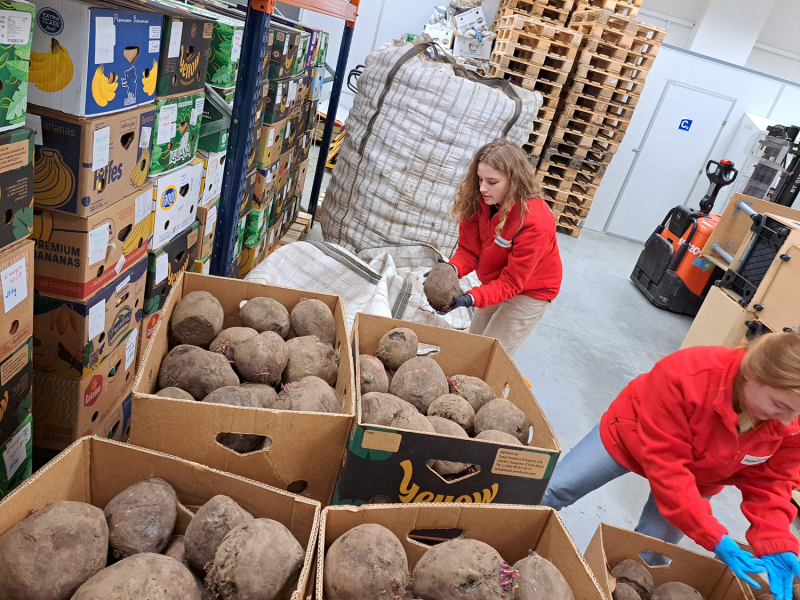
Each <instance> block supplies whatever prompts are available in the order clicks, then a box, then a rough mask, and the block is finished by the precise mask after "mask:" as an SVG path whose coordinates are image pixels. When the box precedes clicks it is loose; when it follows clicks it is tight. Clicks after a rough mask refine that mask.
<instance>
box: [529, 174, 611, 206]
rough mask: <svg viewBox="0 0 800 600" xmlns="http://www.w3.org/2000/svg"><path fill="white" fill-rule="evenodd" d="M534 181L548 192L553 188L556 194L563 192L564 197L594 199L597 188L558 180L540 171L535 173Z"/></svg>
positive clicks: (576, 182) (596, 186)
mask: <svg viewBox="0 0 800 600" xmlns="http://www.w3.org/2000/svg"><path fill="white" fill-rule="evenodd" d="M536 179H537V181H539V182H540V184H541V185H542V187H545V188H548V189H550V190H552V189H553V188H555V190H557V191H558V192H563V193H564V194H565V195H566V196H569V195H570V194H574V195H576V196H585V197H590V198H594V195H595V194H596V193H597V188H598V186H599V184H597V185H591V184H583V183H580V182H578V181H572V180H563V179H559V178H558V177H556V176H555V175H550V174H548V173H543V172H542V171H539V172H537V173H536ZM556 199H558V198H556Z"/></svg>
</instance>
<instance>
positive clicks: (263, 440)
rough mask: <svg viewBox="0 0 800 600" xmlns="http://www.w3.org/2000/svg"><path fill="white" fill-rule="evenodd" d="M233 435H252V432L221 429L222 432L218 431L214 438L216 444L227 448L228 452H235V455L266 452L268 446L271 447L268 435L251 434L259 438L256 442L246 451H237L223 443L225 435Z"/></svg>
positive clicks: (268, 448) (270, 439)
mask: <svg viewBox="0 0 800 600" xmlns="http://www.w3.org/2000/svg"><path fill="white" fill-rule="evenodd" d="M234 435H247V436H253V434H252V433H238V432H228V431H222V432H220V433H218V434H217V435H216V437H215V438H214V440H215V441H216V442H217V444H218V445H219V446H221V447H222V448H225V450H227V451H228V452H232V453H233V454H235V455H237V456H247V455H249V454H255V453H256V452H268V451H269V450H270V448H272V438H271V437H269V436H268V435H259V436H253V437H258V438H259V440H258V443H257V444H256V445H255V447H254V448H252V449H250V450H248V451H247V452H239V451H238V450H235V449H233V448H229V447H228V446H226V445H225V444H224V443H223V442H224V441H225V440H226V438H227V436H234Z"/></svg>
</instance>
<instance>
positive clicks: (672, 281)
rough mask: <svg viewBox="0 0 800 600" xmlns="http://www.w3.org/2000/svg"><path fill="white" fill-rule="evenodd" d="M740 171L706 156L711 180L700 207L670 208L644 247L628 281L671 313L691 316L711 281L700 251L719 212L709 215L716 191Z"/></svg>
mask: <svg viewBox="0 0 800 600" xmlns="http://www.w3.org/2000/svg"><path fill="white" fill-rule="evenodd" d="M738 174H739V171H737V170H736V169H735V168H734V166H733V163H732V162H731V161H730V160H728V159H722V160H721V161H719V162H716V161H713V160H710V161H708V164H707V165H706V176H707V177H708V179H709V181H710V182H711V186H710V187H709V188H708V192H707V193H706V195H705V196H703V199H702V200H701V201H700V210H695V209H693V208H689V207H688V206H676V207H675V208H673V209H672V210H671V211H669V213H668V214H667V216H666V217H665V218H664V220H663V221H662V222H661V224H660V225H659V226H658V227H657V228H656V230H655V231H654V232H653V234H652V235H651V236H650V238H649V239H648V240H647V242H646V243H645V245H644V250H643V251H642V253H641V254H640V255H639V260H637V261H636V266H635V267H634V269H633V273H631V280H632V281H633V283H634V284H636V287H637V288H639V291H641V292H642V294H644V295H645V297H646V298H647V299H648V300H650V302H652V303H653V304H654V305H656V306H657V307H659V308H665V309H667V310H670V311H672V312H676V313H682V314H686V315H692V316H693V315H696V314H697V311H698V310H700V305H701V304H702V303H703V299H704V298H705V296H706V294H707V293H708V290H709V288H710V287H711V284H712V276H713V274H714V270H715V269H716V268H717V267H716V265H714V263H712V262H711V261H710V260H708V259H707V258H705V257H704V256H702V255H701V254H700V251H701V249H702V248H703V246H704V245H705V243H706V241H707V240H708V238H709V236H711V233H712V232H713V231H714V228H715V227H716V226H717V223H719V219H720V215H718V214H716V213H712V212H711V211H712V209H713V208H714V201H715V200H716V199H717V195H718V194H719V191H720V190H721V189H722V188H724V187H725V186H727V185H730V184H732V183H733V182H734V181H735V180H736V176H737V175H738Z"/></svg>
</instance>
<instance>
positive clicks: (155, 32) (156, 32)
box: [150, 25, 161, 40]
mask: <svg viewBox="0 0 800 600" xmlns="http://www.w3.org/2000/svg"><path fill="white" fill-rule="evenodd" d="M150 39H151V40H160V39H161V26H160V25H151V26H150Z"/></svg>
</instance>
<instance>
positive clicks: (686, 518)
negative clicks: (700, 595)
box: [638, 365, 728, 551]
mask: <svg viewBox="0 0 800 600" xmlns="http://www.w3.org/2000/svg"><path fill="white" fill-rule="evenodd" d="M646 377H647V381H646V382H643V383H644V386H645V387H646V389H647V393H648V395H649V396H650V398H648V400H647V401H645V402H642V403H641V404H640V406H639V415H638V417H639V420H638V428H639V435H640V438H641V443H642V451H641V456H642V457H646V460H642V469H643V470H644V475H645V477H647V480H648V481H649V483H650V490H651V491H652V493H653V498H654V499H655V501H656V505H657V506H658V510H659V511H660V512H661V514H662V515H663V516H664V518H665V519H667V520H668V521H669V522H670V523H672V524H673V525H675V527H677V528H678V529H680V530H681V531H682V532H683V533H685V534H686V535H688V536H689V537H690V538H692V539H693V540H694V541H695V542H697V543H698V544H700V545H701V546H702V547H703V548H705V549H706V550H710V551H713V550H714V547H715V546H716V545H717V543H719V541H720V539H722V536H724V535H725V534H727V533H728V531H727V529H725V527H723V526H722V525H721V524H720V522H719V521H717V520H716V519H715V518H714V516H713V515H712V514H711V504H710V503H709V501H708V500H706V499H705V498H703V497H702V496H701V495H700V491H699V490H698V489H697V481H696V480H695V477H694V475H693V474H692V472H691V471H690V470H689V465H690V464H691V463H692V461H693V457H692V444H691V435H692V434H691V428H690V427H689V415H687V414H686V410H687V404H686V402H685V401H684V400H683V399H684V397H685V396H684V392H683V390H682V389H681V388H680V386H679V385H678V384H677V383H676V382H675V381H673V380H672V378H671V377H670V376H669V375H668V374H667V373H666V372H665V371H664V369H663V368H662V367H660V366H659V365H656V366H655V367H654V368H653V370H652V371H650V373H648V374H647V375H646Z"/></svg>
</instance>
